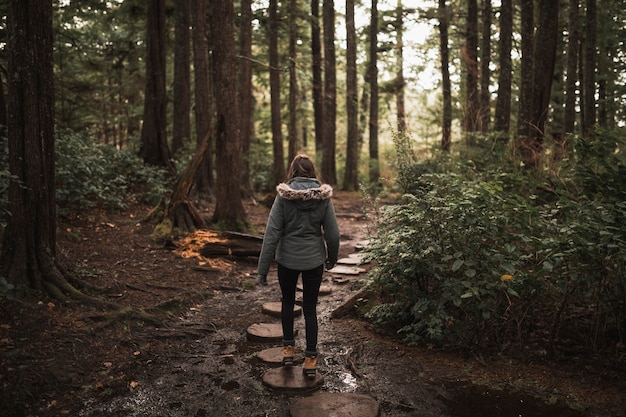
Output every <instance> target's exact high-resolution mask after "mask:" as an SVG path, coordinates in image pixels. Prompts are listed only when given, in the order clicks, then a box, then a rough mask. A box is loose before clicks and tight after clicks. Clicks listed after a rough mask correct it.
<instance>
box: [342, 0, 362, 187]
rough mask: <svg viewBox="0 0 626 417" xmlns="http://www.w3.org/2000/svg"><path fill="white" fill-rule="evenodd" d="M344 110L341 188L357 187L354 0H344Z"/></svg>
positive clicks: (357, 150)
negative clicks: (344, 136)
mask: <svg viewBox="0 0 626 417" xmlns="http://www.w3.org/2000/svg"><path fill="white" fill-rule="evenodd" d="M346 40H347V45H346V112H347V119H348V120H347V123H348V137H347V138H346V142H347V147H346V169H345V173H344V179H343V188H344V189H346V190H352V191H356V190H358V189H359V174H358V173H359V171H358V169H359V167H358V165H359V121H358V106H359V98H358V95H357V94H358V93H357V67H356V52H357V44H356V28H355V22H354V0H346Z"/></svg>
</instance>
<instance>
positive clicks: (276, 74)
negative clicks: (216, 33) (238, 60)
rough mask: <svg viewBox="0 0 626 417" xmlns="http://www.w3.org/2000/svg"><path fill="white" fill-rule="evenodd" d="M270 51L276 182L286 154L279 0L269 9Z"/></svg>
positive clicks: (278, 179)
mask: <svg viewBox="0 0 626 417" xmlns="http://www.w3.org/2000/svg"><path fill="white" fill-rule="evenodd" d="M269 26H270V31H269V43H270V44H269V53H270V107H271V112H272V143H273V145H274V148H273V149H274V165H273V170H272V174H273V177H274V178H273V179H274V183H279V182H281V181H283V180H284V179H285V156H284V149H283V129H282V116H281V103H280V68H279V60H278V0H270V10H269Z"/></svg>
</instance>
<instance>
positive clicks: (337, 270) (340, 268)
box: [328, 265, 365, 275]
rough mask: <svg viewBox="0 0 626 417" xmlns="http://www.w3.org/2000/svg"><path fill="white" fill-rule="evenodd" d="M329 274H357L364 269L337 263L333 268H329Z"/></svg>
mask: <svg viewBox="0 0 626 417" xmlns="http://www.w3.org/2000/svg"><path fill="white" fill-rule="evenodd" d="M328 272H330V273H331V274H342V275H359V274H361V273H363V272H365V269H363V268H359V267H356V266H349V265H337V266H335V267H334V268H333V269H331V270H329V271H328Z"/></svg>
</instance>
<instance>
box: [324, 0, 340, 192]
mask: <svg viewBox="0 0 626 417" xmlns="http://www.w3.org/2000/svg"><path fill="white" fill-rule="evenodd" d="M323 15H324V148H323V151H322V178H323V179H324V182H326V183H328V184H336V183H337V167H336V162H335V151H336V138H337V136H336V130H337V68H336V57H335V2H334V0H324V3H323Z"/></svg>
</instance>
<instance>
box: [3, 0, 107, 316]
mask: <svg viewBox="0 0 626 417" xmlns="http://www.w3.org/2000/svg"><path fill="white" fill-rule="evenodd" d="M6 24H7V26H6V28H7V33H6V35H7V37H6V38H5V40H6V42H7V51H8V52H9V53H8V59H7V63H8V71H7V73H8V74H9V75H8V77H7V86H8V94H7V97H8V109H7V127H8V131H7V134H8V142H9V171H10V173H11V174H12V175H14V176H15V177H16V179H15V180H12V181H11V182H10V183H9V207H7V209H8V210H9V211H10V212H11V216H9V218H8V222H7V227H6V230H5V232H4V236H3V242H2V253H1V254H0V276H2V277H4V278H6V280H7V282H9V283H11V284H13V285H15V286H16V288H18V289H19V288H26V287H30V288H33V289H35V290H36V291H45V292H46V293H47V294H48V295H51V296H52V297H54V298H56V299H59V300H62V301H67V300H69V299H72V300H78V301H82V302H91V303H92V304H94V305H97V306H99V307H104V306H108V304H107V303H105V302H101V301H98V300H94V299H91V298H90V297H87V296H85V295H84V294H82V293H81V292H80V291H78V290H77V289H76V288H74V287H73V286H72V285H71V284H70V283H69V282H68V281H67V279H66V276H65V272H64V271H63V269H62V267H61V266H60V264H59V263H58V261H57V258H56V254H57V250H56V245H57V241H56V227H57V223H56V203H55V143H54V142H55V141H54V71H53V60H52V50H53V44H52V42H53V39H52V38H53V32H52V1H50V0H48V1H42V0H20V1H10V2H8V7H7V20H6Z"/></svg>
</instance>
